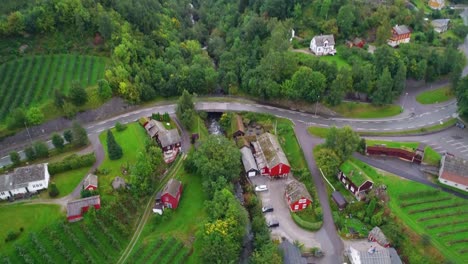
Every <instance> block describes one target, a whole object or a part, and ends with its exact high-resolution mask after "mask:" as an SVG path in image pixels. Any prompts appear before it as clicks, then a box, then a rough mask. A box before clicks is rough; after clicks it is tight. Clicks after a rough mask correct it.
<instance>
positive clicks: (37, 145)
mask: <svg viewBox="0 0 468 264" xmlns="http://www.w3.org/2000/svg"><path fill="white" fill-rule="evenodd" d="M33 146H34V152H35V153H36V157H37V158H47V157H48V156H49V147H48V146H47V144H46V143H45V142H42V141H37V142H34V145H33Z"/></svg>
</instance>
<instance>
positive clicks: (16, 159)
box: [10, 151, 21, 166]
mask: <svg viewBox="0 0 468 264" xmlns="http://www.w3.org/2000/svg"><path fill="white" fill-rule="evenodd" d="M10 160H11V163H13V165H14V166H17V165H19V164H20V163H21V157H20V155H19V154H18V152H16V151H12V152H10Z"/></svg>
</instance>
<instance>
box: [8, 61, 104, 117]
mask: <svg viewBox="0 0 468 264" xmlns="http://www.w3.org/2000/svg"><path fill="white" fill-rule="evenodd" d="M105 62H106V59H105V58H102V57H94V56H81V55H73V54H62V55H43V56H30V57H25V58H22V59H19V60H15V61H10V62H7V63H5V64H2V65H0V93H1V94H2V96H1V97H0V120H2V119H4V118H5V117H6V116H7V115H8V113H9V112H10V111H11V110H13V109H15V108H17V107H29V106H31V105H37V104H40V103H42V102H44V101H46V100H47V99H50V98H51V97H52V96H53V91H54V89H55V88H57V89H60V90H62V91H63V92H64V93H67V92H68V91H69V90H70V87H71V83H72V81H74V80H76V81H79V82H80V83H81V85H83V86H85V87H87V86H90V85H95V84H96V83H97V80H98V79H100V78H103V76H104V70H105Z"/></svg>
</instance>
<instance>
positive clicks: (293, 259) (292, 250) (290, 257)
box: [279, 240, 307, 264]
mask: <svg viewBox="0 0 468 264" xmlns="http://www.w3.org/2000/svg"><path fill="white" fill-rule="evenodd" d="M279 247H280V248H281V250H282V251H283V253H284V254H283V262H284V264H307V261H306V260H305V259H304V258H303V257H302V255H301V251H300V250H299V248H297V247H296V246H294V245H293V244H292V243H291V242H289V241H288V240H283V242H281V244H280V245H279Z"/></svg>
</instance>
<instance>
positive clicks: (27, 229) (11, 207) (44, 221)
mask: <svg viewBox="0 0 468 264" xmlns="http://www.w3.org/2000/svg"><path fill="white" fill-rule="evenodd" d="M61 217H64V215H63V213H62V212H61V211H60V207H59V206H58V205H49V204H25V203H20V204H7V203H3V204H2V205H0V227H1V228H0V252H1V253H2V255H3V254H9V253H11V252H12V251H13V250H14V247H13V244H14V243H17V242H20V241H24V240H25V239H26V238H27V237H28V234H29V233H31V232H38V231H40V230H42V229H43V228H44V227H46V226H47V225H49V224H50V223H51V222H55V221H56V220H57V219H59V218H61ZM21 227H22V228H24V231H23V233H21V235H20V236H19V238H18V239H17V240H15V241H10V242H8V243H5V238H6V236H7V234H8V233H9V232H11V231H13V232H19V229H20V228H21Z"/></svg>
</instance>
